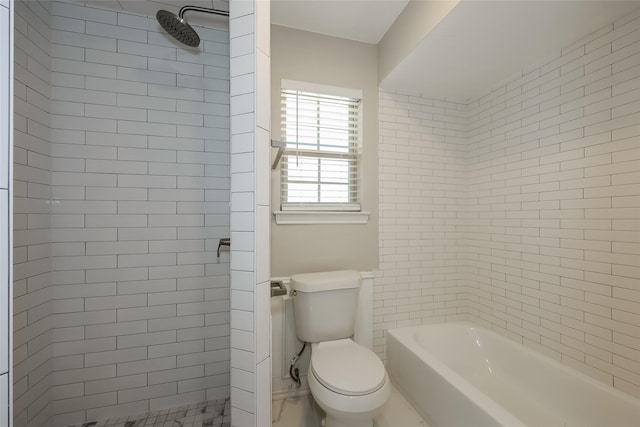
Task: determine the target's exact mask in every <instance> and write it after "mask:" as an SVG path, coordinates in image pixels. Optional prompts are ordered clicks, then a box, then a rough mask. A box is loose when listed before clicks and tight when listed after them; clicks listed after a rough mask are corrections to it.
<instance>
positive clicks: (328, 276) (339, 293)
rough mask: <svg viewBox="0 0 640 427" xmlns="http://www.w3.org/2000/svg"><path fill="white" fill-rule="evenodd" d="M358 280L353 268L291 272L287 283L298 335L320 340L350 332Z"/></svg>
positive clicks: (355, 308)
mask: <svg viewBox="0 0 640 427" xmlns="http://www.w3.org/2000/svg"><path fill="white" fill-rule="evenodd" d="M360 281H361V279H360V273H359V272H358V271H353V270H343V271H327V272H322V273H306V274H294V275H292V276H291V282H290V285H291V294H292V297H293V313H294V316H295V324H296V335H297V336H298V338H299V339H300V340H302V341H306V342H323V341H332V340H338V339H343V338H349V337H350V336H352V335H353V330H354V328H355V323H356V314H357V308H358V294H359V290H360Z"/></svg>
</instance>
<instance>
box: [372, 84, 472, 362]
mask: <svg viewBox="0 0 640 427" xmlns="http://www.w3.org/2000/svg"><path fill="white" fill-rule="evenodd" d="M379 111H380V114H379V116H378V119H379V126H380V130H379V132H380V142H379V145H378V147H379V148H378V159H379V160H378V163H379V170H378V173H379V182H380V185H379V206H380V226H379V230H380V232H379V236H380V237H379V242H380V247H379V254H380V255H379V256H380V264H379V271H377V272H376V278H375V281H374V297H373V298H374V301H373V304H374V312H373V314H374V318H373V334H374V338H373V339H374V343H373V344H374V350H375V351H376V352H378V353H379V354H380V355H381V356H382V357H383V358H384V351H385V350H384V345H385V335H384V331H385V330H386V329H390V328H395V327H401V326H408V325H415V324H420V323H421V322H423V321H427V320H428V321H444V320H446V319H452V318H453V319H457V318H460V316H464V315H465V313H467V312H468V309H467V301H466V295H467V293H466V292H465V287H464V285H465V281H464V276H463V274H462V273H463V271H464V268H463V266H464V264H463V263H464V257H463V255H462V253H461V251H462V250H464V247H463V246H462V244H461V241H463V240H461V239H463V238H464V237H465V235H464V224H465V213H466V202H467V199H466V195H467V186H466V180H465V178H466V172H465V171H466V163H465V156H466V151H467V146H468V143H467V139H466V136H467V113H466V105H464V104H456V103H453V102H444V101H437V100H432V99H427V98H423V97H420V96H411V95H405V94H397V93H391V92H382V91H381V92H380V97H379Z"/></svg>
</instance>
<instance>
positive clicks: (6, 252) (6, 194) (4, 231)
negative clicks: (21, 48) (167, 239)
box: [0, 2, 13, 426]
mask: <svg viewBox="0 0 640 427" xmlns="http://www.w3.org/2000/svg"><path fill="white" fill-rule="evenodd" d="M12 16H13V4H12V3H9V2H0V28H1V29H0V34H2V37H1V38H0V129H2V132H1V133H0V170H1V171H2V172H0V242H1V243H0V425H3V426H9V425H10V423H11V417H12V414H11V413H10V409H11V401H12V398H13V396H12V393H10V384H11V375H10V372H9V371H10V367H11V363H12V360H11V351H12V348H11V347H12V346H11V331H12V317H13V316H12V313H13V301H12V289H11V288H12V287H11V282H12V277H11V270H12V268H11V261H12V260H11V238H10V234H11V228H12V221H11V216H12V205H11V197H12V195H13V192H12V187H13V186H12V182H13V178H12V172H13V167H12V148H11V145H12V144H11V141H12V134H13V132H12V130H11V129H12V123H13V120H12V116H13V107H12V105H13V104H12V102H11V96H12V88H13V71H12V70H13V66H12V62H13V18H12Z"/></svg>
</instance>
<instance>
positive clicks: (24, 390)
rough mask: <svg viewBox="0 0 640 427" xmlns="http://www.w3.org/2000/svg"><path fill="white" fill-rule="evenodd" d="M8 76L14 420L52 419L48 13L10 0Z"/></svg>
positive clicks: (40, 6) (34, 423)
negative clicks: (10, 60)
mask: <svg viewBox="0 0 640 427" xmlns="http://www.w3.org/2000/svg"><path fill="white" fill-rule="evenodd" d="M14 6H15V33H14V34H15V44H14V49H15V61H14V68H15V81H14V109H15V115H14V159H13V160H14V164H13V166H14V176H13V178H14V182H13V201H14V223H13V226H14V232H13V239H14V241H13V245H14V247H13V251H14V258H13V263H14V265H13V275H14V276H13V280H14V282H13V292H14V295H13V296H14V301H13V310H14V312H13V314H14V318H13V319H14V325H13V328H14V335H13V352H14V360H13V392H14V423H15V426H16V427H20V426H26V425H29V426H47V425H50V422H51V399H50V389H51V381H52V364H51V346H52V335H51V325H52V312H51V303H50V301H51V291H52V290H51V286H50V284H51V280H52V274H51V258H50V254H51V230H50V225H51V219H50V218H51V215H50V214H51V203H50V201H51V185H50V184H51V143H50V141H51V130H50V101H49V98H50V96H51V86H50V81H51V73H50V70H49V67H50V62H51V58H50V52H51V45H50V42H49V36H50V32H51V28H50V24H51V16H50V13H49V10H48V9H47V8H46V7H45V6H47V4H46V3H40V2H36V1H29V2H24V1H16V2H14Z"/></svg>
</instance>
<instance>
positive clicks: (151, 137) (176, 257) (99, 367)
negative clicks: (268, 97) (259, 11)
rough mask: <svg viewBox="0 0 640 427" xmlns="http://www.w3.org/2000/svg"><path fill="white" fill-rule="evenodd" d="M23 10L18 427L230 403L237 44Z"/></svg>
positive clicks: (90, 12)
mask: <svg viewBox="0 0 640 427" xmlns="http://www.w3.org/2000/svg"><path fill="white" fill-rule="evenodd" d="M16 4H17V5H18V11H19V12H20V13H21V14H22V15H25V16H24V17H22V18H20V19H19V20H18V19H17V23H18V24H19V25H17V27H18V28H17V30H18V31H17V33H18V34H17V36H18V37H19V38H20V43H17V52H18V53H19V54H17V55H16V64H17V65H16V70H17V71H18V73H17V74H18V75H19V76H20V75H21V76H24V77H22V78H20V77H19V76H18V83H17V85H16V88H17V90H16V104H17V105H19V106H20V108H18V109H17V111H16V129H17V131H16V134H17V137H16V146H17V147H18V148H16V153H17V155H16V189H17V191H16V199H15V200H16V207H17V209H16V253H18V254H20V256H19V257H16V267H15V271H16V286H15V289H16V307H17V309H16V337H17V339H16V344H15V346H16V364H17V365H16V373H17V375H16V377H15V380H16V401H17V403H18V404H17V405H16V420H17V421H16V425H17V426H20V425H46V423H48V422H50V421H49V419H53V420H54V421H53V423H54V424H56V425H69V424H75V423H79V422H83V421H89V420H96V419H101V418H107V417H110V416H114V415H118V414H123V415H126V414H134V413H144V412H147V411H155V410H159V409H163V408H168V407H175V406H179V405H182V404H188V403H193V402H198V401H205V400H216V399H221V398H226V397H228V396H229V395H230V390H229V381H230V380H229V357H230V354H229V341H230V330H229V324H230V316H229V307H230V295H229V283H230V275H229V252H228V251H225V250H224V249H223V250H222V251H221V252H220V258H219V259H218V258H217V257H216V251H217V246H218V241H219V239H220V238H223V237H228V236H229V233H230V221H229V202H230V196H229V189H230V179H229V175H230V159H229V150H230V142H229V33H228V31H227V30H218V29H211V28H210V29H200V28H198V30H201V37H202V39H203V47H204V50H205V51H206V52H209V53H197V54H195V53H194V52H192V51H189V49H188V48H185V47H183V46H182V45H180V44H179V43H177V42H175V41H173V39H171V38H170V37H169V36H168V35H166V34H165V33H164V32H163V31H162V29H161V28H160V27H159V25H158V24H157V23H156V21H155V19H154V18H148V17H143V16H138V15H133V14H128V13H122V12H115V11H111V10H106V9H98V8H93V7H85V6H83V5H79V4H74V3H60V2H46V4H45V3H43V4H44V5H46V6H47V7H49V8H50V10H46V9H45V8H44V6H43V4H40V3H38V2H16ZM47 20H50V22H51V23H50V25H51V28H52V29H51V30H49V28H48V26H47V25H48V24H47ZM49 56H50V59H49ZM49 84H50V88H49ZM49 98H50V101H49ZM49 114H50V115H49ZM32 123H33V125H32ZM49 126H50V128H51V129H50V130H49ZM27 132H28V133H27ZM18 136H19V137H18ZM27 179H28V180H30V182H27ZM49 184H51V185H49ZM29 340H30V341H29ZM48 402H51V404H50V407H49V406H48Z"/></svg>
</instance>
